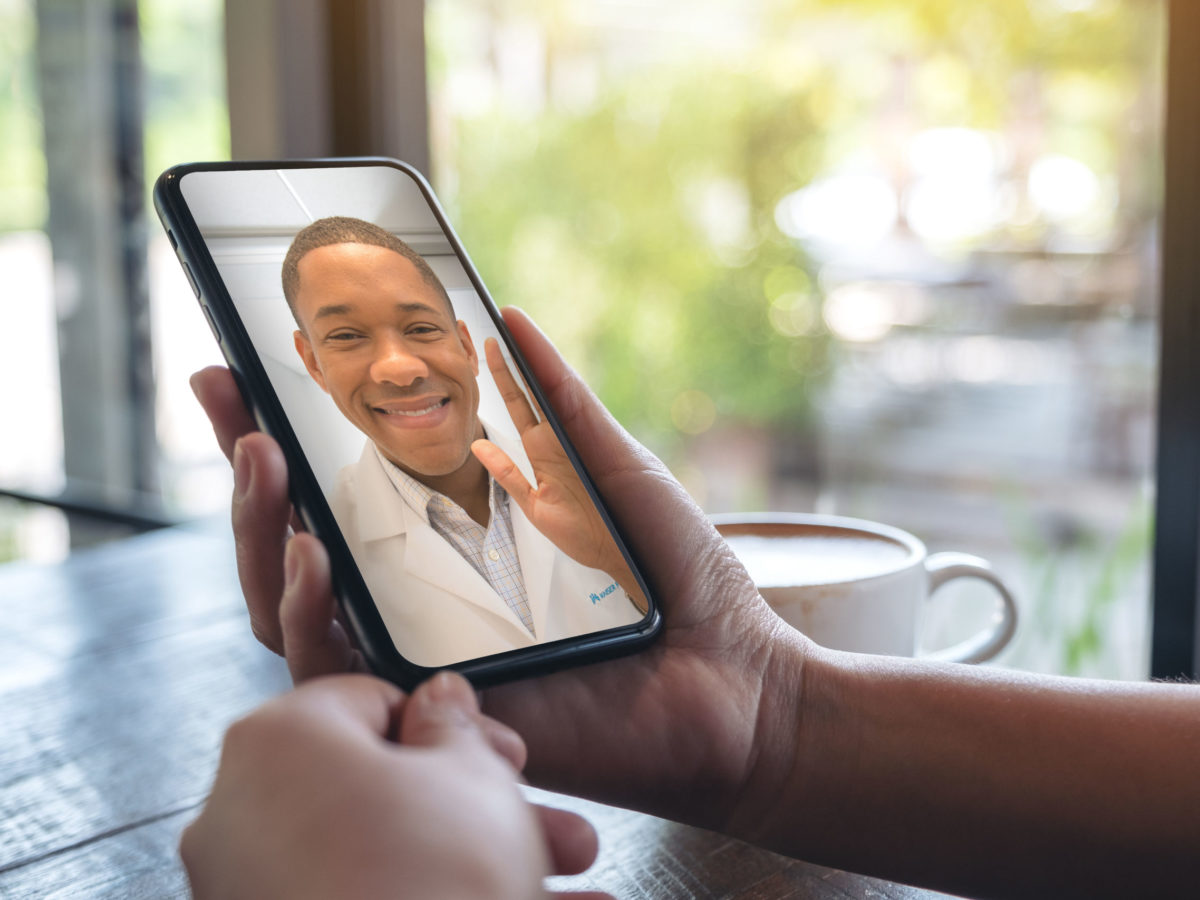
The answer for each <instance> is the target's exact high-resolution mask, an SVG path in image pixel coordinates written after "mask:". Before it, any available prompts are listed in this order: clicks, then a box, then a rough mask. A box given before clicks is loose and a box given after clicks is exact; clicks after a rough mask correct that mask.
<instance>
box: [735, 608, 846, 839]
mask: <svg viewBox="0 0 1200 900" xmlns="http://www.w3.org/2000/svg"><path fill="white" fill-rule="evenodd" d="M779 631H780V632H781V633H780V634H779V635H777V637H776V638H775V641H774V643H773V644H772V649H771V654H770V658H769V660H768V662H767V664H766V666H765V667H764V670H763V689H762V693H761V695H760V698H759V708H758V715H757V719H756V725H755V732H754V739H753V746H754V748H755V750H754V754H753V756H752V759H751V761H750V765H749V766H748V767H747V773H746V778H745V781H744V783H743V784H744V787H743V789H742V791H741V793H740V798H739V802H738V804H737V805H736V807H735V808H734V812H733V815H732V816H731V818H730V821H729V825H728V828H727V829H726V830H727V832H728V833H729V834H731V835H733V836H735V837H738V838H740V839H742V840H745V841H749V842H750V843H753V844H757V845H759V846H763V847H768V848H771V849H775V850H779V851H781V852H786V853H789V854H791V855H796V854H797V852H799V851H801V850H802V848H803V847H804V846H805V845H806V844H807V843H808V838H807V837H806V835H807V834H808V832H809V830H810V829H817V828H820V827H822V821H823V819H824V817H823V815H822V813H821V812H819V811H827V810H829V809H830V802H829V801H830V799H831V797H830V792H831V790H832V791H833V792H834V793H836V787H834V785H833V784H832V783H831V781H830V779H831V776H832V775H833V774H834V773H833V772H832V770H831V767H830V765H829V763H830V760H831V755H832V754H842V753H844V751H845V749H846V748H849V747H853V746H854V744H853V739H852V738H851V736H849V735H847V734H845V728H846V723H847V722H848V721H849V720H848V719H847V717H846V716H844V715H843V713H844V710H845V708H846V703H845V698H846V695H847V692H848V690H847V689H848V686H849V683H848V680H849V678H850V677H851V670H850V669H848V668H847V667H845V666H843V665H840V664H839V662H838V659H839V656H840V654H837V653H834V652H831V651H829V650H826V649H825V648H823V647H820V646H819V645H817V644H815V643H813V642H812V641H811V640H809V639H808V638H806V637H804V636H803V635H802V634H800V633H799V632H797V631H795V630H794V629H791V628H789V627H787V626H781V627H780V629H779ZM837 748H840V749H837ZM849 762H851V761H850V760H848V759H842V760H841V764H846V763H849Z"/></svg>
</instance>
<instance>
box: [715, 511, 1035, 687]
mask: <svg viewBox="0 0 1200 900" xmlns="http://www.w3.org/2000/svg"><path fill="white" fill-rule="evenodd" d="M713 521H714V523H715V524H716V526H717V530H718V531H719V532H720V533H721V534H722V536H724V538H725V539H726V541H728V542H729V545H730V546H731V547H732V548H733V551H734V552H735V553H736V554H737V556H738V558H739V559H740V560H741V561H742V564H743V565H745V566H746V569H747V570H748V571H749V572H750V575H751V577H752V578H753V579H754V583H755V585H757V587H758V589H759V592H760V593H761V594H762V595H763V597H764V598H765V599H766V600H767V602H768V603H770V605H771V607H772V608H773V609H774V610H775V612H776V613H778V614H779V615H780V617H782V618H783V619H784V620H785V621H786V622H788V623H789V624H790V625H792V626H793V627H795V628H797V629H799V630H800V631H801V632H803V633H804V634H806V635H807V636H808V637H810V638H812V639H813V640H814V641H816V642H817V643H818V644H821V645H822V646H824V647H830V648H832V649H836V650H850V651H854V652H859V653H878V654H885V655H890V656H922V657H927V658H934V659H942V660H949V661H955V662H970V663H978V662H984V661H986V660H989V659H991V658H993V657H994V656H995V655H996V654H997V653H999V652H1000V651H1001V650H1003V649H1004V648H1005V647H1006V646H1007V645H1008V644H1009V642H1010V641H1011V640H1012V638H1013V635H1014V634H1015V632H1016V626H1017V606H1016V603H1015V601H1014V600H1013V597H1012V593H1011V592H1010V591H1009V590H1008V587H1007V586H1006V585H1005V584H1004V582H1003V581H1001V579H1000V578H999V577H998V576H997V575H996V574H995V573H994V572H993V571H992V568H991V566H990V565H989V564H988V562H987V561H986V560H984V559H981V558H979V557H977V556H970V555H968V554H965V553H934V554H932V555H931V554H929V553H928V552H927V551H926V549H925V545H924V544H923V543H921V541H920V540H918V539H917V538H916V537H914V536H913V535H911V534H909V533H908V532H906V531H902V530H901V529H899V528H893V527H891V526H888V525H881V524H879V523H877V522H868V521H866V520H863V519H851V518H846V517H843V516H822V515H815V514H813V515H810V514H801V513H792V514H785V513H767V514H757V515H721V516H714V517H713ZM956 578H975V579H979V580H981V581H984V582H986V583H987V584H989V585H990V586H991V587H992V588H993V589H994V590H995V592H996V595H997V605H996V613H995V615H994V617H993V619H992V621H991V623H990V624H989V625H988V627H987V628H985V629H983V630H982V631H981V632H980V633H978V634H976V635H974V636H973V637H971V638H970V639H968V640H966V641H963V642H962V643H960V644H956V645H955V646H953V647H949V648H947V649H945V650H939V651H935V652H925V651H924V650H923V648H922V647H921V633H922V631H921V629H922V625H923V622H924V612H925V608H926V606H927V605H928V602H929V598H930V597H931V596H932V595H933V593H934V591H936V590H937V589H938V588H940V587H941V586H942V585H944V584H946V583H947V582H949V581H951V580H953V579H956Z"/></svg>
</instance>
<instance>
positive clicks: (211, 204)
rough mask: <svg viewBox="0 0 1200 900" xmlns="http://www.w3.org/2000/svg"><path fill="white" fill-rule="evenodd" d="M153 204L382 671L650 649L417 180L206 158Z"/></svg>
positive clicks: (574, 487) (639, 585)
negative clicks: (275, 443)
mask: <svg viewBox="0 0 1200 900" xmlns="http://www.w3.org/2000/svg"><path fill="white" fill-rule="evenodd" d="M154 203H155V207H156V208H157V210H158V213H159V216H160V218H161V219H162V221H163V224H164V226H165V227H166V229H167V234H168V237H169V238H170V240H171V243H172V245H173V246H174V248H175V250H176V252H177V253H178V255H179V259H180V262H181V263H182V264H183V267H184V271H185V273H186V274H187V277H188V280H189V281H190V282H191V285H192V288H193V289H194V291H195V293H196V296H197V298H198V299H199V301H200V305H201V306H202V307H203V310H204V313H205V315H206V317H207V318H208V321H209V324H210V326H211V327H212V330H213V333H214V335H215V337H216V339H217V341H218V342H219V343H220V346H221V350H222V352H223V353H224V355H225V359H226V360H227V361H228V363H229V367H230V369H231V370H232V372H233V374H234V377H235V379H236V381H237V384H238V386H239V388H240V390H241V392H242V396H243V398H244V399H245V402H246V405H247V408H248V409H250V410H251V411H252V412H253V414H254V416H255V419H256V420H257V422H258V425H259V427H260V428H261V429H262V430H263V431H265V432H267V433H268V434H270V435H271V436H272V437H274V438H275V440H276V441H278V442H279V444H280V446H281V447H282V448H283V451H284V453H285V455H286V457H287V460H288V466H289V471H290V478H291V493H292V500H293V502H294V504H295V506H296V509H297V510H298V511H299V514H300V516H301V519H302V521H303V522H304V525H305V527H306V528H307V529H308V530H310V531H311V532H312V533H314V534H315V535H316V536H317V537H319V538H320V539H321V540H322V541H323V542H324V544H325V546H326V547H327V548H328V550H329V554H330V558H331V561H332V567H333V581H334V589H335V592H336V593H337V596H338V599H339V602H340V604H341V612H342V618H343V620H344V621H345V623H346V624H347V625H348V627H349V628H350V630H351V632H352V634H353V637H354V639H355V640H356V642H357V643H358V645H359V647H360V648H361V649H362V651H363V653H364V655H365V656H366V658H367V660H368V662H369V664H370V665H371V667H372V669H373V670H374V671H375V672H376V673H377V674H379V675H381V676H383V677H385V678H388V679H389V680H391V681H394V682H395V683H397V684H399V685H400V686H402V687H405V688H411V687H412V686H413V685H415V684H416V683H418V682H420V681H421V680H423V679H424V678H426V677H428V676H429V675H430V674H432V673H433V672H434V671H436V670H439V669H443V668H450V669H455V670H457V671H459V672H461V673H463V674H464V675H465V676H467V677H468V678H470V679H471V680H472V682H474V683H476V684H480V685H482V684H490V683H495V682H498V681H502V680H507V679H511V678H518V677H525V676H529V675H534V674H539V673H544V672H547V671H550V670H552V669H556V668H561V667H563V666H568V665H576V664H580V663H585V662H592V661H596V660H599V659H603V658H607V657H612V656H616V655H619V654H623V653H628V652H632V651H635V650H637V649H640V648H642V647H644V646H646V645H647V644H648V643H649V642H650V641H652V640H653V639H654V637H655V636H656V635H657V634H658V632H659V630H660V629H661V621H662V620H661V615H660V613H659V609H658V605H657V603H656V602H655V599H654V597H653V595H652V594H651V592H650V590H649V588H648V587H647V584H646V581H645V579H644V578H643V577H642V575H641V573H640V571H639V569H638V566H637V563H636V561H635V560H634V558H633V557H632V556H631V554H630V552H629V550H628V548H627V547H626V545H625V542H624V541H623V540H622V538H621V536H620V534H619V533H618V531H617V529H616V528H615V527H614V525H613V523H612V519H611V518H610V516H609V514H608V513H607V511H606V510H605V508H604V504H603V501H602V499H601V498H600V497H599V495H598V494H597V492H596V489H595V487H594V485H593V483H592V481H591V479H590V478H589V476H588V473H587V472H586V471H585V469H584V468H583V466H582V465H581V463H580V461H579V457H578V455H577V454H576V452H575V450H574V448H573V447H572V446H571V443H570V441H569V440H568V438H567V436H566V434H565V433H564V431H563V429H562V427H561V425H560V424H559V423H558V421H557V420H556V418H555V416H554V411H553V410H552V409H551V408H550V407H549V405H548V404H547V402H546V399H545V396H544V395H543V392H542V390H541V388H540V387H539V386H538V384H537V382H536V381H535V380H534V379H533V377H532V374H531V372H530V369H529V366H528V365H527V364H526V362H525V360H524V359H523V358H522V357H521V354H520V352H519V351H518V349H517V347H516V345H515V344H514V342H513V341H512V339H511V338H510V336H509V333H508V331H507V329H506V328H505V325H504V322H503V319H502V318H501V316H500V313H499V309H498V308H497V306H496V304H495V303H494V302H493V300H492V298H491V296H490V295H489V294H488V292H487V289H486V288H485V287H484V286H483V282H482V281H481V280H480V278H479V275H478V273H477V272H476V271H475V269H474V267H473V266H472V265H471V261H470V259H469V258H468V256H467V254H466V252H465V251H464V250H463V248H462V245H461V244H460V243H459V241H458V238H457V237H456V236H455V234H454V231H453V229H452V228H451V227H450V225H449V223H448V222H447V221H446V216H445V214H444V213H443V211H442V209H441V207H440V205H439V204H438V202H437V200H436V198H435V197H434V195H433V191H432V190H431V189H430V187H429V185H428V183H426V181H425V179H424V178H423V177H422V176H421V175H420V173H418V172H417V171H416V170H415V169H413V168H412V167H411V166H409V165H406V164H405V163H402V162H398V161H396V160H390V159H376V158H361V159H322V160H289V161H265V162H238V163H195V164H189V165H183V166H177V167H175V168H172V169H169V170H168V171H166V172H164V173H163V174H162V176H160V177H159V179H158V182H157V184H156V185H155V189H154Z"/></svg>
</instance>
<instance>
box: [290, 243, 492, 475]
mask: <svg viewBox="0 0 1200 900" xmlns="http://www.w3.org/2000/svg"><path fill="white" fill-rule="evenodd" d="M297 269H298V272H299V275H300V287H299V292H298V293H297V295H296V297H295V308H296V317H297V319H298V320H299V322H300V325H301V328H302V330H301V331H297V332H296V335H295V340H296V350H297V352H298V353H299V354H300V357H301V358H302V359H303V360H304V365H305V367H306V368H307V369H308V372H309V374H310V375H312V377H313V379H314V380H315V381H316V382H317V384H319V385H320V386H321V388H322V389H323V390H324V391H325V392H326V393H327V394H329V396H330V397H332V398H333V402H334V403H336V404H337V407H338V409H340V410H341V411H342V414H343V415H345V417H346V418H347V419H349V420H350V421H351V422H353V423H354V425H355V426H356V427H357V428H358V429H359V430H360V431H362V432H363V434H365V435H366V436H367V437H369V438H370V439H371V440H372V441H374V442H375V445H376V446H377V447H379V449H380V450H381V451H382V452H383V454H384V456H386V457H387V458H388V459H390V460H391V461H392V462H394V463H396V465H398V466H400V467H401V468H402V469H404V470H405V471H407V472H408V473H409V474H410V475H413V476H414V477H418V478H419V477H420V476H422V475H424V476H429V477H437V476H443V475H449V474H451V473H453V472H456V471H458V469H460V468H461V467H462V466H463V465H465V464H466V463H467V462H468V460H469V459H471V458H472V457H471V450H470V445H471V441H473V440H475V439H476V438H480V437H482V436H483V430H482V427H481V426H480V424H479V419H478V418H477V412H478V409H479V387H478V385H477V383H476V381H475V378H476V376H477V375H478V374H479V357H478V356H477V355H476V354H475V347H474V346H473V345H472V343H471V336H470V335H469V334H468V333H467V328H466V326H465V325H464V324H463V323H462V322H456V321H455V319H454V317H453V315H452V314H451V312H450V311H449V310H448V309H447V304H446V303H445V301H444V300H443V299H442V297H441V296H440V295H439V294H438V293H437V291H436V290H434V289H433V288H432V287H431V286H430V285H429V284H428V283H427V282H426V281H425V279H424V278H422V277H421V274H420V273H419V272H418V271H417V269H416V267H415V266H414V265H413V264H412V263H411V262H409V261H408V260H407V259H405V258H404V257H403V256H401V255H400V254H399V253H396V252H394V251H392V250H387V249H384V248H383V247H375V246H372V245H369V244H332V245H330V246H327V247H320V248H318V249H316V250H312V251H310V252H309V253H307V254H305V256H304V257H303V258H302V259H301V260H300V263H299V266H298V267H297Z"/></svg>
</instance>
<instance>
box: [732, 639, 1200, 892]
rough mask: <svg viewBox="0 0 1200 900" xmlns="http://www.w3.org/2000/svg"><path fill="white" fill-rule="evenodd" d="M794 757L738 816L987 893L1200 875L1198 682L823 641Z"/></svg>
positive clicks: (784, 848) (850, 860)
mask: <svg viewBox="0 0 1200 900" xmlns="http://www.w3.org/2000/svg"><path fill="white" fill-rule="evenodd" d="M803 665H804V670H805V675H804V679H803V688H802V694H801V695H800V696H798V697H797V698H796V701H797V705H796V708H795V711H794V714H793V716H792V723H793V725H792V727H793V729H798V731H796V737H794V738H793V740H792V741H790V745H791V746H793V747H795V748H796V749H795V755H794V761H793V764H792V765H791V767H790V769H788V770H787V771H786V772H785V773H784V774H782V775H781V776H779V777H778V778H777V779H776V785H777V788H776V792H775V796H776V798H777V799H776V800H775V801H774V802H767V803H764V805H762V806H761V807H760V808H761V810H762V811H761V814H759V815H756V816H753V817H752V818H753V819H754V820H753V821H750V820H745V819H744V820H742V821H741V822H740V823H739V830H741V831H742V832H743V833H744V835H745V836H746V837H747V838H749V839H750V840H754V841H756V842H758V843H761V844H763V845H765V846H769V847H771V848H773V849H776V850H779V851H780V852H784V853H788V854H791V855H795V856H801V857H804V858H806V859H809V860H813V861H817V862H822V863H825V864H828V865H833V866H838V867H841V868H848V869H853V870H855V871H861V872H869V873H872V874H878V875H881V876H884V877H888V878H891V879H895V880H900V881H907V882H912V883H917V884H922V885H927V886H930V887H937V888H941V889H944V890H949V891H955V892H964V893H968V894H973V895H983V896H1020V897H1031V896H1038V895H1044V896H1052V897H1064V896H1070V895H1073V894H1074V895H1081V896H1097V895H1118V896H1134V895H1151V894H1154V893H1156V891H1163V890H1167V889H1169V888H1174V889H1175V890H1179V889H1180V886H1181V885H1184V884H1191V885H1192V886H1193V887H1194V886H1195V885H1197V884H1200V773H1198V772H1197V767H1198V764H1200V688H1196V687H1192V686H1187V685H1164V684H1122V683H1109V682H1096V681H1083V680H1070V679H1048V678H1044V677H1034V676H1024V675H1019V674H1015V673H1011V672H1004V671H1000V670H995V669H978V668H973V667H968V666H959V665H935V664H928V663H920V662H914V661H912V660H897V659H888V658H883V657H867V656H856V655H849V654H835V653H825V652H821V653H817V654H814V655H812V656H810V657H809V658H808V659H807V660H805V661H804V663H803Z"/></svg>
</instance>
